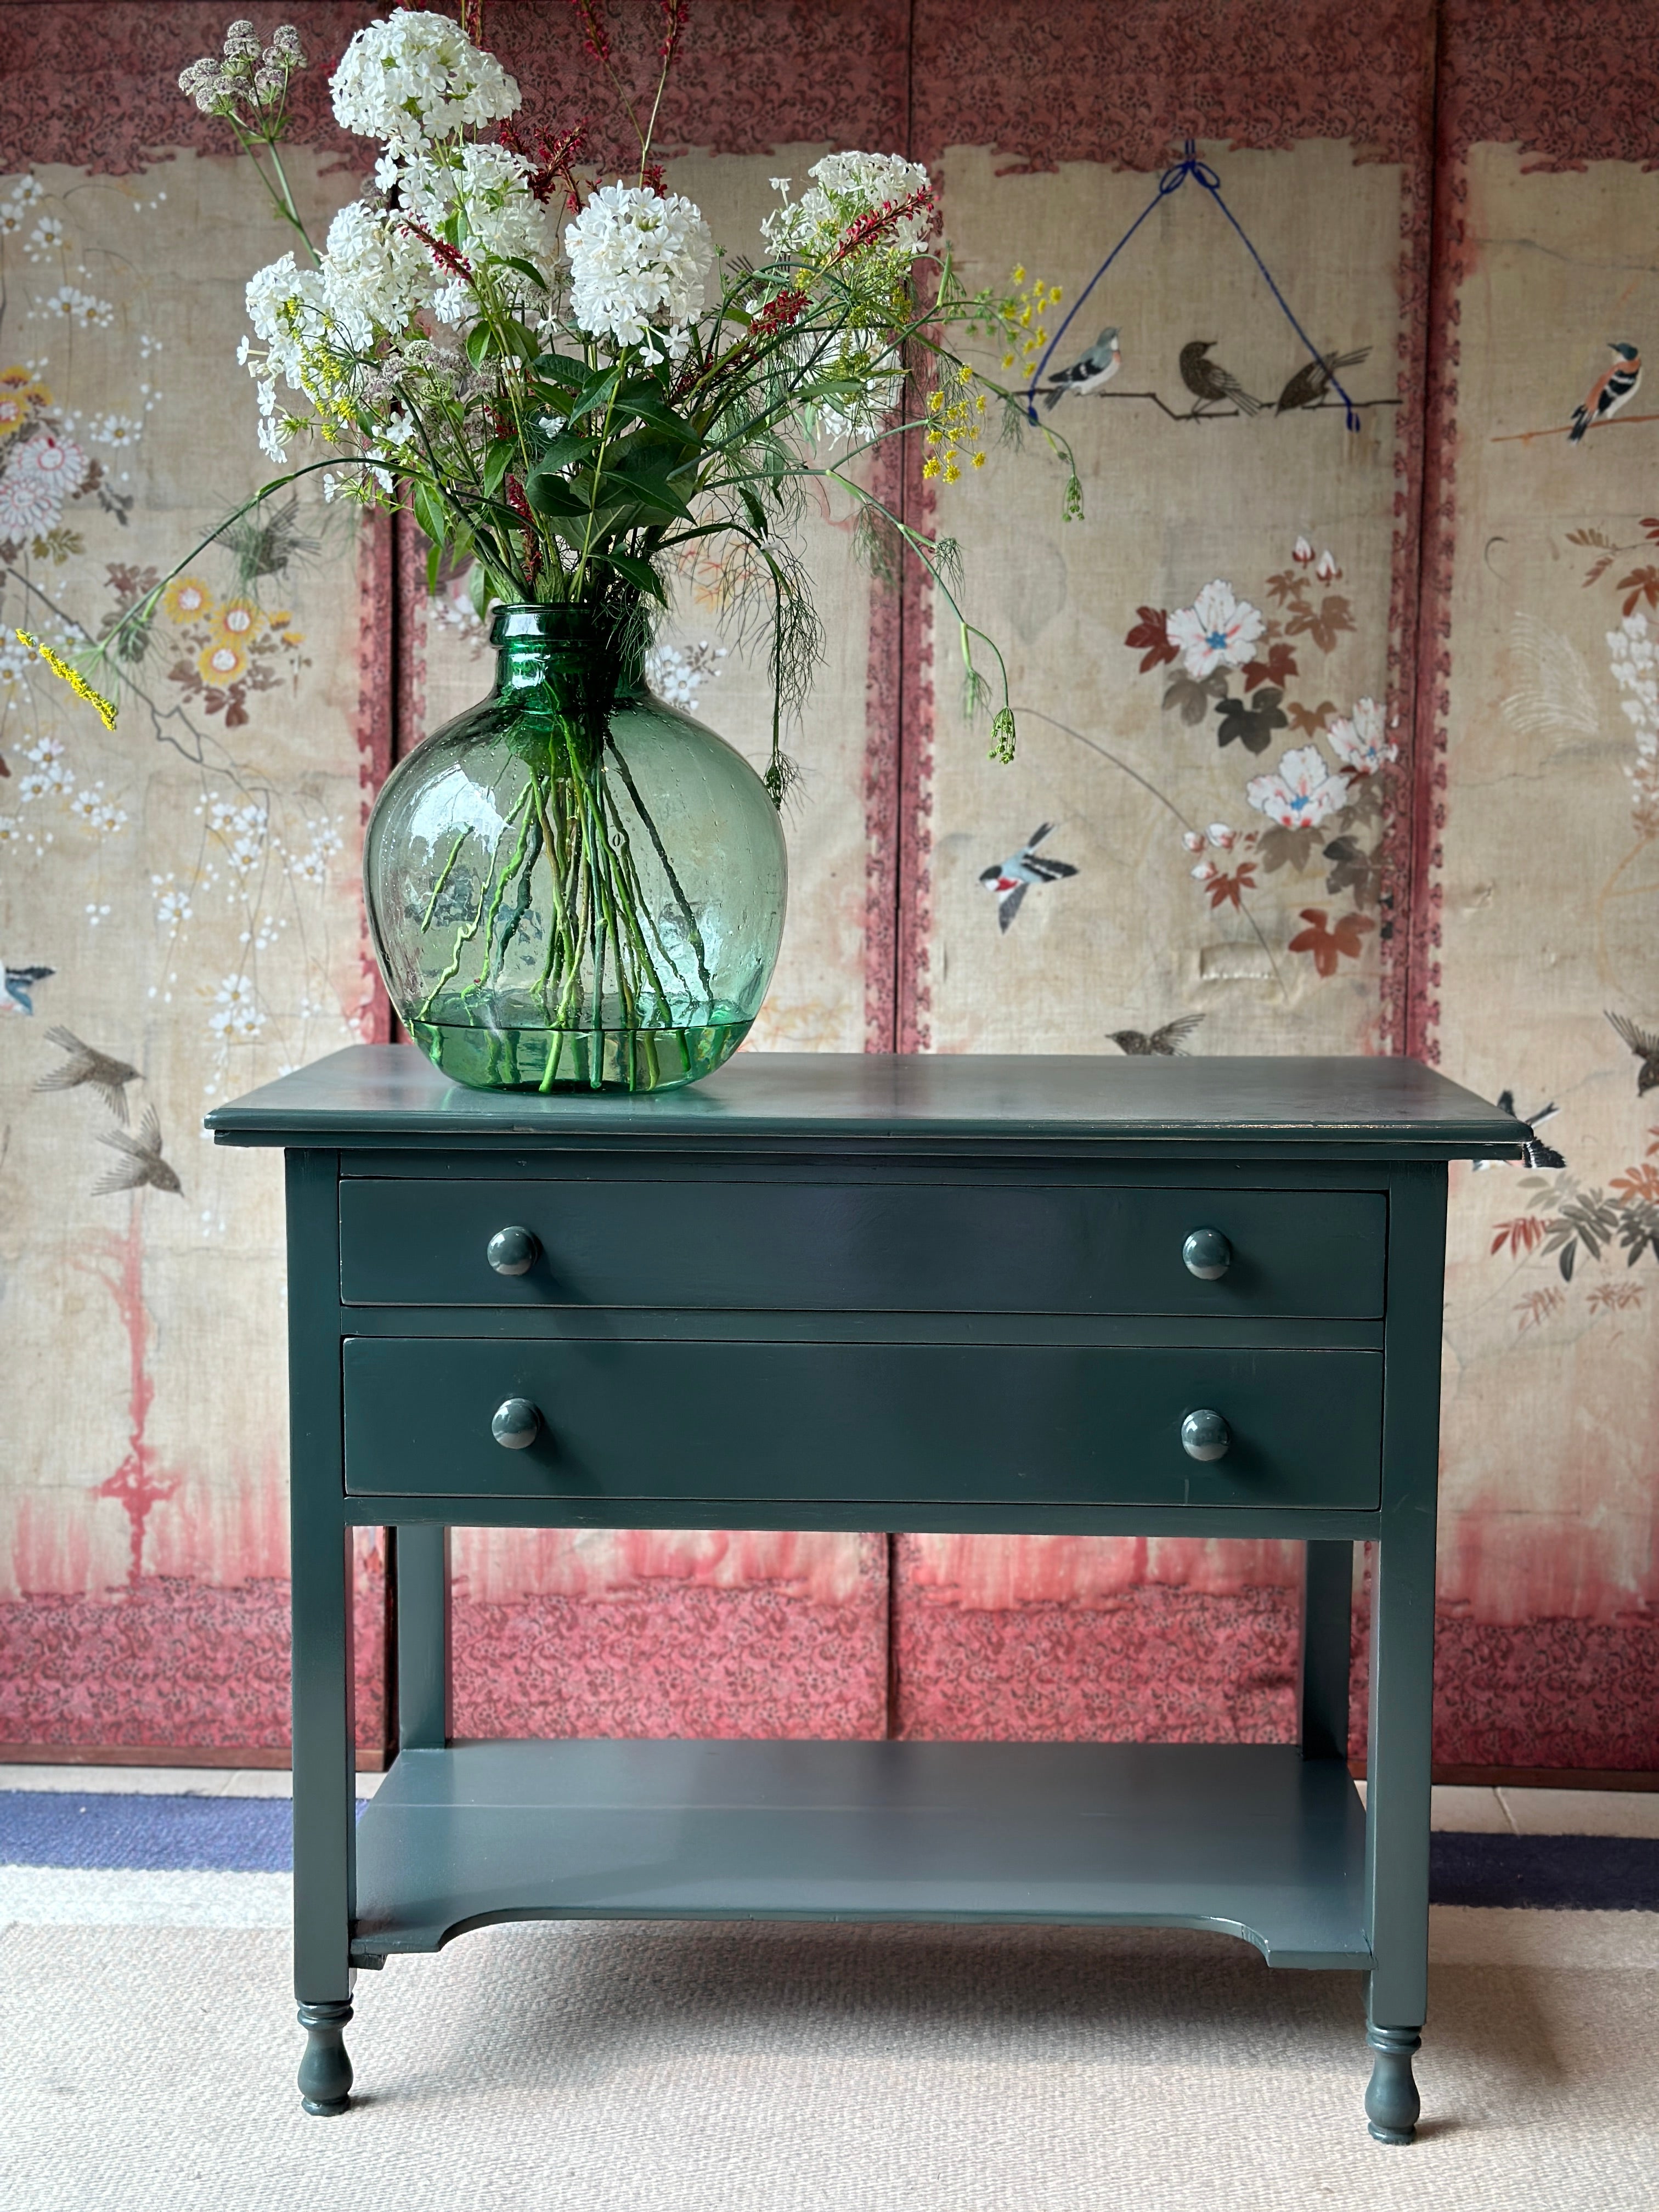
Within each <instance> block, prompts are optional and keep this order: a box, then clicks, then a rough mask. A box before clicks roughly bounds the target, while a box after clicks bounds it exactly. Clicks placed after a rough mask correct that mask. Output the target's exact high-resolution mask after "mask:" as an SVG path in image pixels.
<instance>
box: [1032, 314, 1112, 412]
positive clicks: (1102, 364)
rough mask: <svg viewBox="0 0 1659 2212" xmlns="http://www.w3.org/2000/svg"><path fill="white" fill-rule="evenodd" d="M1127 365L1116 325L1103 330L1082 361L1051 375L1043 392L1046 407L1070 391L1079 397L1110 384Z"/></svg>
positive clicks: (1048, 407)
mask: <svg viewBox="0 0 1659 2212" xmlns="http://www.w3.org/2000/svg"><path fill="white" fill-rule="evenodd" d="M1122 366H1123V349H1122V347H1121V345H1120V344H1119V343H1118V342H1117V331H1116V328H1115V326H1114V327H1113V328H1112V329H1110V330H1105V331H1102V332H1101V334H1100V336H1099V337H1097V339H1096V340H1095V342H1094V343H1093V344H1092V345H1091V347H1090V349H1089V350H1088V352H1087V353H1085V355H1084V356H1083V357H1082V359H1081V360H1080V361H1074V362H1073V363H1072V365H1071V367H1070V368H1062V369H1061V370H1060V371H1059V373H1058V374H1056V375H1054V376H1051V377H1050V378H1049V380H1048V386H1047V387H1046V388H1045V390H1044V392H1043V395H1042V404H1043V406H1044V408H1045V409H1052V408H1053V407H1054V405H1055V404H1057V403H1058V402H1059V401H1060V400H1062V399H1063V398H1065V397H1066V393H1067V392H1075V393H1076V394H1077V396H1078V398H1079V399H1082V398H1085V397H1086V396H1087V395H1088V394H1089V393H1090V392H1098V391H1099V389H1100V387H1101V386H1102V385H1103V384H1109V383H1110V382H1111V380H1112V379H1113V378H1114V377H1115V375H1116V374H1117V373H1118V371H1119V369H1121V368H1122Z"/></svg>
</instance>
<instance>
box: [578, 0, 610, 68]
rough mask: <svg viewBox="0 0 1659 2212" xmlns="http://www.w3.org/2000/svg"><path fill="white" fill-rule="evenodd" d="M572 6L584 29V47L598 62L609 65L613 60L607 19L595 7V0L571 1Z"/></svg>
mask: <svg viewBox="0 0 1659 2212" xmlns="http://www.w3.org/2000/svg"><path fill="white" fill-rule="evenodd" d="M570 4H571V6H572V7H573V8H574V9H575V11H576V20H577V21H578V22H580V25H581V27H582V43H583V45H584V46H586V48H587V51H588V52H589V53H590V54H592V57H593V58H594V60H595V61H596V62H599V63H608V62H609V61H610V59H611V33H610V32H609V31H607V30H606V29H605V18H604V17H603V16H602V15H600V13H599V9H598V8H597V7H596V6H595V5H594V0H570Z"/></svg>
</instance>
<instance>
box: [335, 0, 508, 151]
mask: <svg viewBox="0 0 1659 2212" xmlns="http://www.w3.org/2000/svg"><path fill="white" fill-rule="evenodd" d="M333 82H334V113H335V116H336V118H337V120H338V121H339V122H340V123H341V124H342V125H343V126H344V128H345V129H346V130H348V131H356V133H357V135H358V136H359V137H362V138H380V139H383V140H385V141H386V143H388V144H391V145H399V146H405V145H411V144H416V143H419V142H420V141H421V140H422V139H426V138H445V137H449V136H450V135H451V134H452V133H453V132H454V131H460V130H465V129H466V128H468V127H471V128H477V126H478V125H481V124H485V123H497V122H500V121H501V120H502V119H503V118H505V117H507V116H509V115H512V114H514V113H516V112H517V110H518V107H519V103H520V94H519V88H518V86H517V85H516V84H515V83H514V82H513V79H512V78H511V77H510V76H508V75H507V72H506V70H504V69H503V68H502V67H501V64H500V63H499V62H498V61H497V60H496V59H495V56H494V55H493V54H486V53H483V52H480V51H479V49H478V48H477V46H474V45H473V43H472V41H471V39H469V38H468V37H467V35H466V33H465V32H464V31H463V30H462V29H461V27H460V26H459V23H457V22H455V21H453V18H452V17H450V16H448V15H427V14H425V13H422V11H420V10H417V9H412V8H410V9H400V10H399V11H398V14H396V15H392V16H391V17H390V18H389V19H388V20H386V21H384V22H376V23H369V24H368V25H366V26H365V27H364V28H363V29H362V30H361V31H359V32H358V33H356V36H355V37H354V38H353V39H352V41H351V43H350V45H349V46H348V47H347V48H346V50H345V52H344V54H343V56H342V58H341V61H340V65H339V67H338V68H337V70H335V72H334V80H333Z"/></svg>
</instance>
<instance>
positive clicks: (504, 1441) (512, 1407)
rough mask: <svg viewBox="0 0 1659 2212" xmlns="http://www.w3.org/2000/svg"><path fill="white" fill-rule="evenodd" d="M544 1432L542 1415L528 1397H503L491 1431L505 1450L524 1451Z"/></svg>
mask: <svg viewBox="0 0 1659 2212" xmlns="http://www.w3.org/2000/svg"><path fill="white" fill-rule="evenodd" d="M541 1432H542V1417H541V1415H540V1414H539V1413H538V1412H537V1411H536V1408H535V1407H533V1406H532V1404H531V1402H530V1401H529V1399H528V1398H503V1399H502V1401H501V1404H500V1405H499V1406H497V1407H496V1408H495V1417H494V1419H492V1420H491V1422H490V1424H489V1433H490V1435H491V1436H492V1437H495V1441H496V1443H498V1444H499V1445H500V1446H501V1449H502V1450H503V1451H523V1450H525V1449H526V1448H527V1447H528V1446H529V1445H531V1444H533V1443H535V1441H536V1439H537V1437H538V1436H540V1434H541Z"/></svg>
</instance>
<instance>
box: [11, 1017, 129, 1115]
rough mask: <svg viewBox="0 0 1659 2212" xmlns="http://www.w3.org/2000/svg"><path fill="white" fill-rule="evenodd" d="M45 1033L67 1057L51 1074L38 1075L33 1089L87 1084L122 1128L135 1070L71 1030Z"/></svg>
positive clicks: (58, 1089) (42, 1089)
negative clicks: (38, 1077)
mask: <svg viewBox="0 0 1659 2212" xmlns="http://www.w3.org/2000/svg"><path fill="white" fill-rule="evenodd" d="M46 1035H47V1036H48V1038H49V1039H50V1040H51V1042H52V1043H53V1044H55V1045H57V1046H58V1047H59V1048H60V1049H61V1050H63V1051H64V1052H65V1053H67V1054H68V1055H69V1057H68V1058H67V1059H66V1060H64V1061H63V1062H62V1063H61V1064H60V1065H59V1066H57V1067H54V1068H53V1069H52V1072H51V1073H50V1074H47V1075H43V1076H41V1077H40V1079H39V1080H38V1081H37V1082H36V1084H35V1086H34V1087H35V1089H36V1090H37V1091H73V1090H74V1089H75V1088H76V1085H79V1084H82V1083H89V1084H91V1085H92V1087H93V1089H94V1091H96V1092H97V1093H98V1096H99V1097H100V1098H101V1099H102V1100H103V1102H104V1103H105V1105H106V1106H107V1107H108V1108H109V1110H110V1112H111V1113H112V1114H113V1115H114V1116H115V1118H116V1120H117V1121H118V1122H119V1123H120V1124H121V1126H122V1127H123V1128H125V1127H126V1121H127V1092H126V1086H127V1085H128V1084H129V1083H136V1082H137V1079H138V1071H137V1068H136V1067H129V1066H127V1063H126V1062H125V1060H117V1059H115V1058H114V1056H113V1055H112V1054H110V1053H107V1052H100V1051H99V1050H98V1049H97V1048H96V1047H95V1046H94V1045H89V1044H82V1042H81V1040H80V1038H79V1037H78V1036H76V1034H75V1032H74V1030H65V1029H50V1030H47V1031H46Z"/></svg>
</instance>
